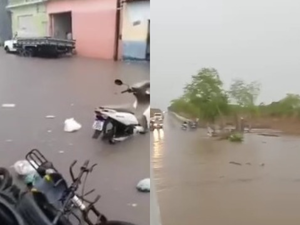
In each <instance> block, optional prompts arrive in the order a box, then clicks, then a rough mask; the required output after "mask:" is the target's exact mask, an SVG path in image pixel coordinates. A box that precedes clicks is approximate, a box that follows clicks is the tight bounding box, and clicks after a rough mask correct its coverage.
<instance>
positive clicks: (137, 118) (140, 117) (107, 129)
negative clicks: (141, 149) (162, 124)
mask: <svg viewBox="0 0 300 225" xmlns="http://www.w3.org/2000/svg"><path fill="white" fill-rule="evenodd" d="M115 84H116V85H119V86H122V85H125V86H127V89H126V90H124V91H122V92H121V93H132V94H133V95H134V96H135V97H136V104H134V106H135V107H132V106H130V107H120V106H101V107H99V108H98V109H97V110H96V111H95V112H96V114H97V115H101V116H102V117H103V119H104V120H102V121H104V122H103V127H102V133H103V136H102V139H103V140H108V141H109V143H110V144H115V143H116V142H120V141H124V140H126V139H127V138H129V137H132V136H133V135H135V134H138V133H140V134H144V133H146V132H147V131H148V130H149V125H150V81H144V82H141V83H137V84H135V85H133V86H129V85H127V84H124V83H123V82H122V81H121V80H115Z"/></svg>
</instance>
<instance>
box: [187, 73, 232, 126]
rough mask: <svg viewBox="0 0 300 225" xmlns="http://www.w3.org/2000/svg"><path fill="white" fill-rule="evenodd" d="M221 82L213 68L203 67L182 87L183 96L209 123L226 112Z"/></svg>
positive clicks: (226, 107) (224, 94)
mask: <svg viewBox="0 0 300 225" xmlns="http://www.w3.org/2000/svg"><path fill="white" fill-rule="evenodd" d="M222 86H223V83H222V81H221V79H220V76H219V74H218V72H217V70H215V69H211V68H203V69H201V70H200V71H199V72H198V74H196V75H194V76H192V81H191V83H189V84H187V85H186V87H185V88H184V98H185V99H188V100H189V102H190V103H191V104H192V105H194V106H195V108H197V109H198V111H199V115H200V117H201V118H202V119H203V120H205V121H207V122H210V123H214V122H215V121H216V119H217V118H219V117H220V116H222V115H224V114H227V113H228V110H229V107H228V98H227V95H226V93H225V91H224V90H223V87H222Z"/></svg>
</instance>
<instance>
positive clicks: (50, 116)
mask: <svg viewBox="0 0 300 225" xmlns="http://www.w3.org/2000/svg"><path fill="white" fill-rule="evenodd" d="M54 118H55V116H54V115H47V116H46V119H54Z"/></svg>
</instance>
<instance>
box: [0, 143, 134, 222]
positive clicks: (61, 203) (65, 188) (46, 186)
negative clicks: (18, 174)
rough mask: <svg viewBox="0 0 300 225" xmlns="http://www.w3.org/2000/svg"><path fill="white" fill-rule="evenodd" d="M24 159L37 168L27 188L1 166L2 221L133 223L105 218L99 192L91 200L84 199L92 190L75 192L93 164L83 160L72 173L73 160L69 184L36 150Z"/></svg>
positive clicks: (0, 202) (0, 204) (0, 203)
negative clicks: (15, 181) (100, 206)
mask: <svg viewBox="0 0 300 225" xmlns="http://www.w3.org/2000/svg"><path fill="white" fill-rule="evenodd" d="M26 160H27V161H28V162H29V163H30V164H31V166H32V167H33V168H34V169H35V170H36V177H35V179H33V180H32V181H31V182H29V183H27V188H22V187H21V186H22V185H16V184H14V183H13V179H12V175H11V174H10V173H9V171H8V170H7V169H5V168H0V224H1V225H2V224H3V225H75V224H76V225H77V224H78V225H134V224H131V223H128V222H122V221H110V220H108V219H107V218H106V217H105V216H104V215H103V214H102V213H101V212H100V211H99V210H98V209H97V208H96V206H95V203H96V202H97V201H98V200H99V199H100V196H99V195H98V196H97V197H96V198H95V199H94V200H92V201H91V200H88V199H86V196H87V195H89V194H90V193H92V192H94V190H91V191H89V192H87V193H82V195H79V194H78V193H77V191H78V189H79V186H80V185H81V184H82V185H83V186H84V185H85V179H86V177H87V176H88V174H89V173H91V172H92V170H93V168H94V167H95V166H96V164H94V165H92V166H89V161H86V162H85V163H84V164H83V165H82V166H81V168H80V172H79V174H78V175H77V176H75V175H74V173H73V167H74V165H75V164H76V161H74V162H73V163H72V164H71V166H70V168H69V171H70V176H71V178H72V183H71V184H68V183H67V181H66V180H65V179H64V177H63V176H62V175H61V174H60V173H59V172H58V171H57V170H56V168H55V167H54V165H53V164H52V163H51V162H50V161H48V160H47V159H46V158H45V157H44V156H43V155H42V154H41V153H40V152H39V151H38V150H36V149H34V150H32V151H30V152H29V153H28V154H27V155H26ZM83 176H85V179H84V180H83V179H82V178H83ZM82 180H83V181H82ZM83 190H84V189H83ZM86 204H87V205H86ZM91 214H94V215H91ZM91 218H93V219H91Z"/></svg>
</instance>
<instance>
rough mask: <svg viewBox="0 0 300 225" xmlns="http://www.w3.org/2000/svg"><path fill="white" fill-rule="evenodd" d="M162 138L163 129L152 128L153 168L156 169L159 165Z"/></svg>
mask: <svg viewBox="0 0 300 225" xmlns="http://www.w3.org/2000/svg"><path fill="white" fill-rule="evenodd" d="M163 139H164V131H163V130H162V129H160V130H156V129H155V130H154V131H153V168H154V169H157V168H158V167H159V166H160V162H161V155H162V150H163V147H162V145H163Z"/></svg>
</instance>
